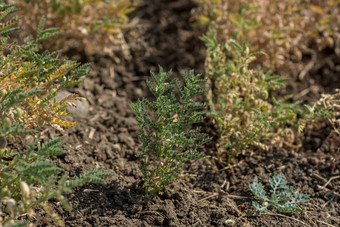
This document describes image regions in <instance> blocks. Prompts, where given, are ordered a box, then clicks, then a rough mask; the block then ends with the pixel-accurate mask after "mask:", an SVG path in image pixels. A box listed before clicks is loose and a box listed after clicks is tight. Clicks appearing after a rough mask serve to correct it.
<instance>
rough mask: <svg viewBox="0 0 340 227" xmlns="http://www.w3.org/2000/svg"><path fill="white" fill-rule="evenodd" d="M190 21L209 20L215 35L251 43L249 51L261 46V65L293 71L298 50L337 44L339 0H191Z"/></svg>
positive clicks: (339, 36)
mask: <svg viewBox="0 0 340 227" xmlns="http://www.w3.org/2000/svg"><path fill="white" fill-rule="evenodd" d="M196 2H197V3H198V5H199V6H198V8H197V9H196V10H195V11H194V12H193V18H194V20H195V23H194V24H195V25H198V26H212V27H213V28H215V29H216V30H217V34H218V35H217V39H218V40H219V41H220V42H222V43H224V42H226V41H228V40H229V39H230V38H233V39H235V40H236V41H237V42H239V43H251V46H250V48H251V51H259V50H261V51H264V52H265V53H267V54H268V56H269V57H268V58H265V57H261V58H258V60H257V61H255V62H254V64H260V65H261V66H262V67H263V68H264V69H265V70H268V69H271V70H272V71H273V72H279V74H280V75H283V73H284V74H285V76H286V74H287V75H288V76H296V75H297V74H298V73H299V71H301V70H297V66H296V65H295V63H296V62H298V61H300V60H301V59H302V57H303V55H304V54H306V55H308V56H313V55H315V50H312V49H311V48H309V47H310V46H311V45H314V46H316V50H318V51H320V50H322V49H324V48H326V47H330V48H333V47H334V46H335V45H340V44H339V39H340V31H339V22H340V19H339V15H340V12H339V11H340V7H339V6H340V1H339V0H325V1H305V0H294V1H292V0H288V1H277V0H274V1H266V0H250V1H248V0H240V1H231V0H196Z"/></svg>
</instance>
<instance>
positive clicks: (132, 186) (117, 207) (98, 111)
mask: <svg viewBox="0 0 340 227" xmlns="http://www.w3.org/2000/svg"><path fill="white" fill-rule="evenodd" d="M194 7H195V4H194V3H192V1H182V0H177V1H165V0H162V1H151V0H144V1H143V3H141V4H140V5H139V6H138V8H137V9H136V11H135V12H133V13H132V14H131V20H132V21H133V23H134V24H135V26H134V28H133V29H131V30H127V31H126V34H125V38H126V42H127V45H128V47H129V48H130V53H131V56H132V59H131V60H124V57H123V56H119V53H120V52H119V51H116V52H117V53H116V54H115V55H116V56H118V57H114V58H113V57H110V56H105V55H103V54H99V53H98V55H96V56H85V55H84V54H83V53H79V52H74V51H73V52H71V51H70V52H69V53H68V54H69V56H70V57H78V58H80V59H82V60H84V61H93V62H94V66H93V70H92V72H91V74H90V75H89V76H87V78H86V79H85V81H84V83H82V84H81V85H80V86H79V87H77V88H74V89H73V90H72V91H74V92H77V93H79V94H80V95H81V96H83V97H86V98H87V100H88V102H89V104H90V105H89V108H88V110H86V109H85V110H84V111H79V112H78V114H76V115H75V117H74V118H75V120H76V121H77V122H79V126H77V127H74V128H70V129H67V130H66V131H65V132H63V136H64V148H65V149H66V150H67V151H68V154H66V155H64V156H62V157H59V158H58V159H56V163H57V165H59V166H60V167H62V168H63V169H65V171H67V172H69V174H70V176H71V177H74V176H76V175H78V174H79V173H82V172H84V171H88V170H91V169H93V168H98V167H100V168H102V169H104V170H106V171H110V172H112V177H110V178H109V179H108V181H107V185H96V184H92V185H85V186H83V187H81V188H78V189H77V190H75V191H74V193H72V194H70V195H65V196H66V197H67V198H68V200H69V201H70V204H71V206H72V210H71V211H70V212H68V211H65V210H64V209H63V208H62V207H61V205H60V204H58V203H57V202H56V201H53V200H52V201H51V203H52V204H54V208H55V209H56V211H57V212H58V214H59V215H60V216H61V217H62V219H63V220H64V222H65V224H66V226H124V227H126V226H227V225H226V224H225V223H226V221H227V220H229V222H230V223H231V224H232V223H234V226H339V225H340V219H339V215H340V206H339V200H340V194H339V187H340V179H339V178H334V177H336V176H339V175H340V168H339V166H340V161H339V160H340V156H339V155H340V154H339V141H340V138H339V137H335V135H330V131H331V128H330V126H329V125H328V123H327V122H326V121H325V122H320V123H319V124H316V125H313V126H310V127H308V128H307V129H306V132H305V133H304V135H302V136H301V140H302V141H303V147H302V148H301V149H300V151H299V152H295V151H293V149H285V150H277V151H274V152H265V151H260V150H258V151H256V153H250V152H248V153H245V154H243V155H241V156H240V157H238V159H237V160H235V163H236V164H235V165H233V166H231V167H229V168H221V167H219V166H218V165H217V164H216V162H215V160H214V159H213V158H212V157H211V155H212V154H213V153H214V151H215V150H216V147H215V142H214V141H212V142H210V143H209V144H208V145H207V146H205V147H204V148H202V153H205V154H206V157H205V158H203V159H201V160H198V161H195V162H193V163H188V165H187V166H186V168H185V169H184V170H183V174H184V175H186V176H187V177H185V178H182V179H180V180H179V181H178V182H176V183H174V184H172V185H170V186H169V187H167V188H166V190H165V191H164V193H163V194H162V195H159V196H155V197H153V198H147V197H145V195H144V188H143V178H142V173H141V171H140V170H139V165H140V163H141V160H140V159H139V158H136V156H135V155H136V153H137V152H138V150H139V149H140V148H141V144H140V142H139V141H138V138H137V133H138V126H137V124H136V121H135V118H134V112H133V111H132V108H131V102H135V101H136V100H137V98H140V97H143V96H146V97H149V96H150V94H149V93H148V92H147V89H146V86H145V83H144V81H145V78H147V77H148V76H149V70H154V71H155V70H157V66H158V65H161V66H163V67H164V68H165V70H169V69H171V68H172V69H173V71H174V74H175V75H178V74H180V73H181V72H182V71H183V70H189V69H195V71H196V73H203V68H204V58H205V56H204V54H205V48H204V45H203V43H202V42H201V41H200V40H199V39H198V37H199V36H200V35H201V34H202V33H200V31H198V29H197V28H193V27H192V26H191V19H190V11H191V10H192V9H193V8H194ZM325 56H327V59H328V61H326V58H325ZM318 57H319V58H320V59H323V60H324V62H326V63H322V62H320V61H318V64H316V66H315V67H314V68H313V69H311V70H310V71H309V73H307V75H306V76H305V77H304V79H303V81H299V80H294V81H291V82H290V83H289V87H288V88H287V89H288V90H287V91H286V92H289V93H293V94H294V95H300V96H301V97H300V98H302V99H304V100H307V101H308V100H309V99H312V100H315V99H316V98H318V97H319V96H320V92H323V91H328V92H329V91H331V90H333V89H334V88H335V87H339V84H340V83H339V82H340V80H339V71H340V69H339V68H340V62H339V55H336V53H335V52H334V50H328V52H327V53H325V52H324V53H320V54H319V55H318ZM305 59H306V62H308V61H309V60H310V58H309V56H306V57H305ZM329 62H331V63H329ZM322 64H323V65H322ZM306 81H308V83H306ZM311 84H313V86H315V87H312V88H311ZM336 85H337V86H336ZM301 88H302V89H309V88H310V91H308V92H307V93H306V92H305V93H303V94H302V95H301V93H300V92H301V91H302V90H301ZM283 93H284V92H283ZM310 93H312V94H310ZM204 128H205V131H206V132H207V133H209V134H210V135H211V136H214V134H215V132H214V131H215V129H214V127H213V126H212V125H211V124H210V123H209V122H206V124H205V127H204ZM46 135H48V136H49V137H55V136H59V132H55V131H53V130H48V133H47V134H46ZM332 136H333V137H332ZM276 173H283V174H284V175H285V176H286V177H287V180H288V182H289V184H290V185H293V186H294V188H295V189H296V190H298V191H299V192H303V193H307V194H310V196H311V199H310V201H309V202H307V203H305V204H303V205H302V208H303V209H304V212H302V213H294V214H291V215H283V214H279V213H276V212H275V210H273V211H272V213H264V214H259V213H256V212H254V211H253V209H252V207H251V201H252V200H253V196H252V194H251V192H250V191H249V187H248V185H249V184H250V183H251V181H252V179H253V178H254V177H255V176H258V177H259V180H260V181H262V182H267V180H268V178H269V177H271V176H272V175H273V174H276ZM332 177H333V178H332ZM332 179H333V180H332ZM329 180H332V181H330V182H329ZM231 224H230V225H231ZM38 225H41V226H43V225H45V224H44V223H43V222H39V223H38Z"/></svg>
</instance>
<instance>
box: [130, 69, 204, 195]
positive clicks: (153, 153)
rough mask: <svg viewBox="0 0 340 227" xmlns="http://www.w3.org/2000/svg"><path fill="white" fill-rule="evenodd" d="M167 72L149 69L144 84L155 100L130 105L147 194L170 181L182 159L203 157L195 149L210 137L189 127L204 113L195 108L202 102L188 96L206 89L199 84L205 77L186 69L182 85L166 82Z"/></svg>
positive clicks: (155, 192)
mask: <svg viewBox="0 0 340 227" xmlns="http://www.w3.org/2000/svg"><path fill="white" fill-rule="evenodd" d="M171 74H172V73H171V71H170V72H163V69H162V68H161V67H160V69H159V76H157V75H155V74H154V73H153V72H151V78H152V80H153V83H152V82H150V81H148V80H147V81H146V83H147V86H148V87H149V89H150V91H151V92H152V94H153V95H154V96H155V98H156V100H155V101H154V102H150V101H149V100H147V99H145V98H143V99H141V100H138V102H137V103H135V104H132V107H133V109H134V111H135V112H136V118H137V122H138V125H139V127H140V133H139V138H140V140H141V141H142V142H143V150H142V151H141V152H140V153H139V154H138V155H139V156H141V157H144V164H143V166H142V168H141V169H142V172H143V174H144V179H145V190H146V194H147V195H155V194H157V193H158V192H159V191H160V190H162V189H163V188H164V187H165V186H166V185H168V184H170V183H172V182H174V181H175V180H176V179H177V178H178V177H179V176H180V175H179V174H180V171H181V169H182V166H183V164H184V163H185V162H187V161H189V160H193V159H198V158H201V157H202V156H203V155H202V154H199V153H198V151H197V149H198V148H199V147H200V146H201V145H203V144H204V143H206V142H207V141H209V140H210V138H208V137H207V135H206V134H204V133H201V129H200V128H199V127H196V128H194V127H192V124H195V123H199V122H202V121H203V119H204V116H203V115H204V112H202V111H197V110H199V109H203V108H205V107H206V104H205V103H204V104H202V103H198V102H196V101H194V100H193V99H192V98H193V97H194V96H196V95H199V94H203V93H205V92H207V89H206V88H201V87H200V84H202V83H205V82H206V80H204V79H199V76H200V75H195V74H194V72H193V71H190V72H189V73H184V74H183V79H184V82H185V85H184V86H183V87H182V86H181V84H180V81H179V80H178V79H173V80H171V81H168V79H169V78H170V76H171ZM175 91H177V93H175ZM147 109H149V110H150V111H147Z"/></svg>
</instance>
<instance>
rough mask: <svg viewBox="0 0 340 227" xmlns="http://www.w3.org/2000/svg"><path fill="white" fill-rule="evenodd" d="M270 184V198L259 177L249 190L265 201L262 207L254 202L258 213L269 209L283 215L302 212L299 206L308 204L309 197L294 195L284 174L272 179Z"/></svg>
mask: <svg viewBox="0 0 340 227" xmlns="http://www.w3.org/2000/svg"><path fill="white" fill-rule="evenodd" d="M269 184H270V187H271V189H270V194H271V195H270V197H268V196H267V193H266V191H265V190H264V189H263V185H262V184H261V183H260V182H259V181H258V179H257V177H255V178H254V180H253V182H252V183H251V184H250V185H249V189H250V191H251V192H252V193H253V194H254V196H255V197H256V198H257V199H259V200H262V201H263V203H262V205H260V204H259V203H258V202H255V201H253V202H252V205H253V208H254V209H255V210H256V211H259V212H268V208H270V207H274V208H276V209H277V211H279V212H281V213H292V212H294V211H298V212H302V209H301V208H300V207H299V206H298V204H300V203H305V202H307V201H308V200H309V195H307V194H300V193H294V192H293V187H292V186H288V185H287V180H286V177H285V176H284V175H283V174H278V175H275V176H273V177H272V178H270V179H269Z"/></svg>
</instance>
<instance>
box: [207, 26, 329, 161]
mask: <svg viewBox="0 0 340 227" xmlns="http://www.w3.org/2000/svg"><path fill="white" fill-rule="evenodd" d="M202 40H203V41H204V42H205V44H206V46H207V58H206V63H205V69H206V72H205V75H206V78H207V79H208V80H209V83H210V86H211V88H212V89H211V91H209V92H208V95H207V98H208V101H209V106H210V108H211V112H210V116H212V117H213V119H214V121H215V124H216V125H217V126H218V129H219V133H220V137H219V142H218V144H217V148H218V155H217V158H218V160H219V161H220V162H221V163H223V164H227V163H230V162H231V161H232V160H233V159H234V158H235V157H236V156H237V155H239V154H240V153H241V152H243V151H245V150H249V149H250V148H251V147H254V146H257V147H260V148H262V149H270V146H271V145H275V147H276V148H280V147H282V146H283V145H287V146H290V147H293V148H298V147H297V146H294V144H295V142H296V141H295V138H296V137H295V134H296V133H295V132H297V131H302V130H303V128H304V126H305V124H306V121H308V120H311V119H314V118H315V117H317V116H320V115H324V116H328V117H330V115H329V114H328V112H327V111H326V109H325V108H323V107H322V106H320V105H319V106H315V107H313V108H312V107H309V106H308V105H306V110H305V111H303V110H301V109H299V108H298V105H299V104H300V103H299V102H296V103H288V102H287V100H288V99H289V98H290V97H289V96H288V97H284V98H282V99H276V98H275V97H273V96H271V95H270V92H271V91H272V90H276V89H279V88H284V84H283V82H284V81H285V79H283V78H282V77H280V76H276V75H272V74H271V72H270V71H269V72H267V73H264V72H263V71H262V70H260V69H252V68H251V67H249V64H250V63H251V62H252V61H254V60H255V59H256V56H258V55H262V54H263V53H262V52H251V51H250V50H249V47H248V46H247V45H243V46H241V45H239V44H238V43H237V42H236V41H234V40H230V41H229V42H228V43H225V44H219V42H218V41H217V39H216V31H215V30H213V29H210V30H209V32H208V35H207V36H203V37H202ZM300 118H301V119H300ZM294 130H295V132H294Z"/></svg>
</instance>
